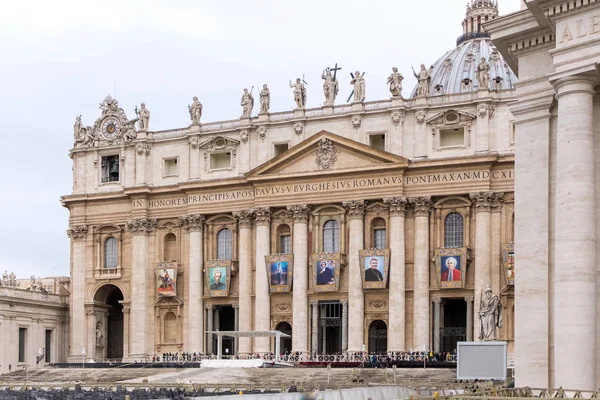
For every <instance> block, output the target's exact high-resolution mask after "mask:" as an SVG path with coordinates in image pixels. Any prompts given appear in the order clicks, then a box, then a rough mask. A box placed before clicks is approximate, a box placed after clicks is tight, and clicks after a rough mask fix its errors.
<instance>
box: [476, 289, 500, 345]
mask: <svg viewBox="0 0 600 400" xmlns="http://www.w3.org/2000/svg"><path fill="white" fill-rule="evenodd" d="M496 328H502V304H501V303H500V299H499V298H498V296H496V295H492V288H491V287H490V286H489V285H488V286H487V288H486V289H485V294H482V296H481V300H480V306H479V340H481V341H491V340H497V335H496Z"/></svg>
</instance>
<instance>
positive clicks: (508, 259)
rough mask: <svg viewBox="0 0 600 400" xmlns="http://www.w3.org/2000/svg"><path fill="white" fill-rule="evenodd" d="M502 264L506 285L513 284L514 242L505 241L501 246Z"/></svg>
mask: <svg viewBox="0 0 600 400" xmlns="http://www.w3.org/2000/svg"><path fill="white" fill-rule="evenodd" d="M502 264H503V265H504V274H505V276H506V283H507V284H508V285H514V284H515V244H514V243H507V244H505V245H504V246H502Z"/></svg>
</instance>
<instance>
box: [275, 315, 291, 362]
mask: <svg viewBox="0 0 600 400" xmlns="http://www.w3.org/2000/svg"><path fill="white" fill-rule="evenodd" d="M275 330H278V331H280V332H283V333H285V334H288V335H290V336H292V326H291V325H290V324H288V323H287V322H280V323H278V324H277V326H276V327H275ZM279 352H280V354H286V353H291V352H292V338H291V337H289V338H281V347H280V348H279Z"/></svg>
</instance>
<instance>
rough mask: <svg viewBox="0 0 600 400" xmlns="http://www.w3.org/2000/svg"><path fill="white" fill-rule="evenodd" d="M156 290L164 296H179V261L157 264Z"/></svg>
mask: <svg viewBox="0 0 600 400" xmlns="http://www.w3.org/2000/svg"><path fill="white" fill-rule="evenodd" d="M156 292H157V293H158V295H159V296H164V297H170V296H177V262H175V261H161V262H159V263H158V264H156Z"/></svg>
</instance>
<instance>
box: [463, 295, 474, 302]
mask: <svg viewBox="0 0 600 400" xmlns="http://www.w3.org/2000/svg"><path fill="white" fill-rule="evenodd" d="M474 300H475V297H474V296H465V301H466V302H467V303H472V302H473V301H474Z"/></svg>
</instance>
